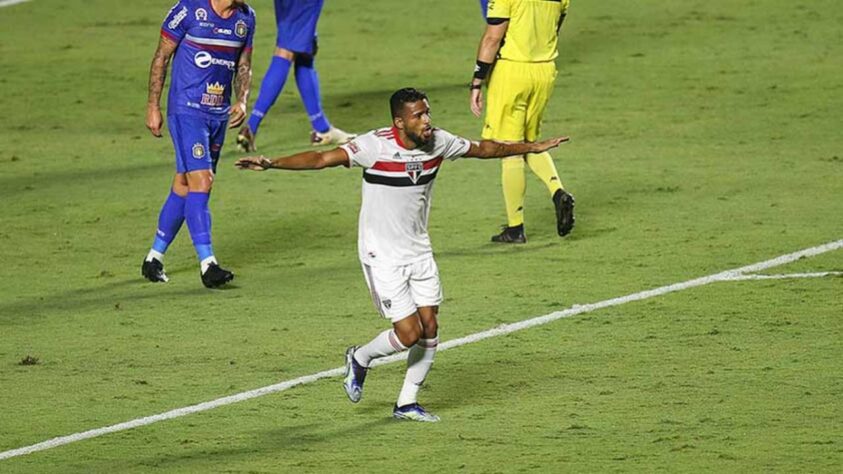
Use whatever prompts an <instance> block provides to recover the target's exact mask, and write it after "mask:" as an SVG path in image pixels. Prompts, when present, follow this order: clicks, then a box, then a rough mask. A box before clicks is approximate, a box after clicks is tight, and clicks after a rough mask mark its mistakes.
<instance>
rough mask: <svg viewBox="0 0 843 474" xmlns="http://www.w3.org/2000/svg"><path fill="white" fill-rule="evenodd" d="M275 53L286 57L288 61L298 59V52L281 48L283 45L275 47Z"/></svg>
mask: <svg viewBox="0 0 843 474" xmlns="http://www.w3.org/2000/svg"><path fill="white" fill-rule="evenodd" d="M275 55H276V56H278V57H279V58H284V59H286V60H287V61H290V62H292V61H293V60H295V59H296V53H294V52H292V51H290V50H289V49H286V48H281V47H276V48H275Z"/></svg>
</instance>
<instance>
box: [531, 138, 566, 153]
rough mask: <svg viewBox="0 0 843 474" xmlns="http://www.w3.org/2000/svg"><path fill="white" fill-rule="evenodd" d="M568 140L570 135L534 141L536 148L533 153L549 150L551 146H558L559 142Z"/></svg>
mask: <svg viewBox="0 0 843 474" xmlns="http://www.w3.org/2000/svg"><path fill="white" fill-rule="evenodd" d="M568 141H571V137H556V138H549V139H547V140H542V141H540V142H536V143H534V144H533V145H534V146H535V150H536V151H534V152H533V153H542V152H545V151H547V150H551V149H553V148H556V147H558V146H559V145H560V144H561V143H565V142H568Z"/></svg>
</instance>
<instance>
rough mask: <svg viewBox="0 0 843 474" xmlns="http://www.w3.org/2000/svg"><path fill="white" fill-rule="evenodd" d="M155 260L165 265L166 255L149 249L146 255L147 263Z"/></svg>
mask: <svg viewBox="0 0 843 474" xmlns="http://www.w3.org/2000/svg"><path fill="white" fill-rule="evenodd" d="M153 258H154V259H156V260H158V261H159V262H161V263H164V254H163V253H161V252H159V251H157V250H155V249H149V253H148V254H146V261H147V262H151V261H152V259H153Z"/></svg>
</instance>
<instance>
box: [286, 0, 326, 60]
mask: <svg viewBox="0 0 843 474" xmlns="http://www.w3.org/2000/svg"><path fill="white" fill-rule="evenodd" d="M323 3H324V0H275V22H276V23H277V24H278V37H277V38H276V40H275V45H276V46H277V47H279V48H284V49H286V50H289V51H292V52H294V53H305V54H314V52H315V51H316V23H317V22H318V21H319V15H320V14H321V13H322V4H323Z"/></svg>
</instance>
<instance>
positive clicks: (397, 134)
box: [392, 125, 410, 150]
mask: <svg viewBox="0 0 843 474" xmlns="http://www.w3.org/2000/svg"><path fill="white" fill-rule="evenodd" d="M392 136H394V137H395V143H397V144H398V146H400V147H401V148H403V149H405V150H409V149H410V148H407V145H405V144H404V142H403V141H401V135H400V130H398V127H396V126H395V125H393V126H392Z"/></svg>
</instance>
